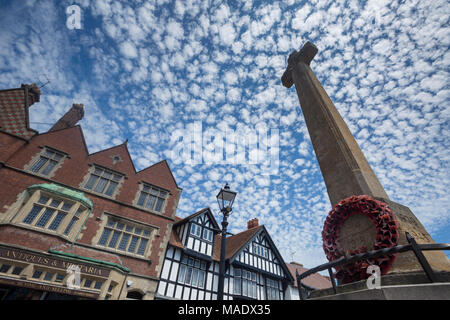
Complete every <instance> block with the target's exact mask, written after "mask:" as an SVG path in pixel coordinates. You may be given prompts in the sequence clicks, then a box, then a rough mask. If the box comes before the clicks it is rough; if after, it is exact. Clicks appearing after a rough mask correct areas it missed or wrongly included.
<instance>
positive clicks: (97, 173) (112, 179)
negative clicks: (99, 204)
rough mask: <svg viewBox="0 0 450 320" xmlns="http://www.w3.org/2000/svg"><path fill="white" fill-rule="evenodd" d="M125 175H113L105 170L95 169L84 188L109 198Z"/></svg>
mask: <svg viewBox="0 0 450 320" xmlns="http://www.w3.org/2000/svg"><path fill="white" fill-rule="evenodd" d="M122 178H123V175H120V174H117V173H113V172H111V171H108V170H106V169H103V168H99V167H95V168H94V172H92V173H91V175H90V177H89V180H88V181H87V182H86V184H85V185H84V188H86V189H88V190H92V191H94V192H97V193H102V194H105V195H107V196H112V195H113V194H114V191H115V190H116V188H117V186H118V185H119V182H120V180H121V179H122Z"/></svg>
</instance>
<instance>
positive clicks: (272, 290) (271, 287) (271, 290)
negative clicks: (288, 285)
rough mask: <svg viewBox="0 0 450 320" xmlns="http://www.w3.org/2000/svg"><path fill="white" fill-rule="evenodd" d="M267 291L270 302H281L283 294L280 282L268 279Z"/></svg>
mask: <svg viewBox="0 0 450 320" xmlns="http://www.w3.org/2000/svg"><path fill="white" fill-rule="evenodd" d="M266 291H267V299H268V300H281V298H282V297H281V293H280V288H279V281H277V280H272V279H270V278H267V279H266Z"/></svg>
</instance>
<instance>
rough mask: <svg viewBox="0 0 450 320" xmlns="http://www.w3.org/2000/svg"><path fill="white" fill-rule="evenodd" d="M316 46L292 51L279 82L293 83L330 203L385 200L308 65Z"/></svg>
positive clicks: (380, 186)
mask: <svg viewBox="0 0 450 320" xmlns="http://www.w3.org/2000/svg"><path fill="white" fill-rule="evenodd" d="M317 51H318V50H317V47H316V46H315V45H314V44H312V43H311V42H309V41H308V42H307V43H306V44H305V45H304V46H303V47H302V49H301V50H300V51H294V52H293V53H291V54H290V56H289V59H288V66H287V69H286V71H285V72H284V74H283V76H282V78H281V81H282V83H283V85H284V86H285V87H287V88H290V87H291V86H292V85H293V84H294V83H295V87H296V89H297V94H298V98H299V100H300V105H301V107H302V111H303V115H304V117H305V121H306V125H307V127H308V131H309V135H310V137H311V141H312V144H313V147H314V151H315V152H316V156H317V160H318V161H319V166H320V169H321V171H322V175H323V178H324V180H325V185H326V187H327V191H328V196H329V197H330V202H331V205H335V204H337V203H338V202H339V201H340V200H342V199H345V198H347V197H349V196H352V195H361V194H365V195H369V196H372V197H380V198H383V199H389V197H388V196H387V194H386V192H385V191H384V189H383V186H382V185H381V183H380V182H379V181H378V179H377V177H376V176H375V173H374V172H373V170H372V168H371V167H370V165H369V163H368V162H367V159H366V158H365V157H364V154H363V153H362V151H361V149H360V148H359V146H358V144H357V142H356V141H355V138H354V137H353V135H352V134H351V132H350V130H349V129H348V127H347V125H346V124H345V122H344V120H343V119H342V117H341V116H340V114H339V112H338V111H337V109H336V107H335V106H334V104H333V102H332V101H331V99H330V97H329V96H328V94H327V93H326V92H325V90H324V89H323V87H322V85H321V84H320V82H319V80H317V78H316V76H315V75H314V73H313V71H312V70H311V68H310V67H309V64H310V62H311V61H312V59H313V58H314V56H315V55H316V54H317Z"/></svg>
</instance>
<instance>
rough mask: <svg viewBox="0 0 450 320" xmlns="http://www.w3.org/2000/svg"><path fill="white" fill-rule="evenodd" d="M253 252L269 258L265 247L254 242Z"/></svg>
mask: <svg viewBox="0 0 450 320" xmlns="http://www.w3.org/2000/svg"><path fill="white" fill-rule="evenodd" d="M253 253H255V254H257V255H258V256H261V257H265V258H269V252H268V250H267V248H266V247H263V246H261V245H259V244H256V243H254V244H253Z"/></svg>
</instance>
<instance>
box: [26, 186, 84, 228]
mask: <svg viewBox="0 0 450 320" xmlns="http://www.w3.org/2000/svg"><path fill="white" fill-rule="evenodd" d="M75 209H76V210H75ZM85 211H86V208H85V207H84V206H82V205H79V204H78V203H76V202H73V201H70V200H66V199H63V198H58V197H54V196H52V195H50V194H45V193H39V198H38V200H37V201H35V202H33V204H32V206H31V208H28V209H26V213H25V215H24V217H23V220H22V223H24V224H27V225H30V226H34V227H38V228H42V229H46V230H49V231H54V232H58V233H63V234H64V235H68V234H69V232H70V230H71V229H72V228H73V226H74V224H75V222H77V221H78V219H79V218H80V216H81V214H82V213H83V212H85ZM66 224H67V226H66ZM63 230H64V232H63Z"/></svg>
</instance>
